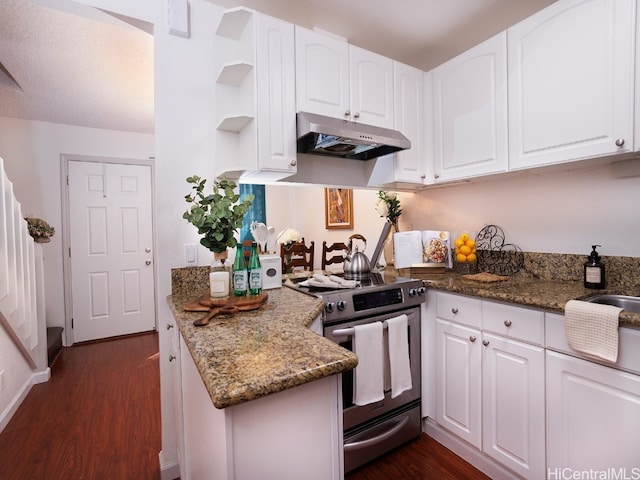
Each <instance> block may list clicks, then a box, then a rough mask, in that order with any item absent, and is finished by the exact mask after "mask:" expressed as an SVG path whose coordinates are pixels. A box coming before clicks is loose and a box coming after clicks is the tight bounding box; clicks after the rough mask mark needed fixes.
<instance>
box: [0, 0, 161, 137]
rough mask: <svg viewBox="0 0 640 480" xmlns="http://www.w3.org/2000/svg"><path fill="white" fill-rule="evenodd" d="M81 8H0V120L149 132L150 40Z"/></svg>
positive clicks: (8, 2) (25, 4) (19, 1)
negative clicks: (75, 10)
mask: <svg viewBox="0 0 640 480" xmlns="http://www.w3.org/2000/svg"><path fill="white" fill-rule="evenodd" d="M87 8H88V9H89V10H92V12H89V13H88V14H89V15H91V16H92V17H94V18H86V17H82V16H78V15H76V14H75V13H67V12H63V11H60V10H56V9H51V8H47V7H43V6H41V5H36V4H34V3H31V2H29V1H25V0H1V1H0V19H2V27H1V28H0V64H1V65H2V66H0V115H5V116H10V117H17V118H26V119H32V120H42V121H47V122H54V123H64V124H69V125H82V126H89V127H96V128H106V129H110V130H126V131H133V132H147V133H152V132H153V36H152V35H151V34H149V33H147V32H145V31H143V30H140V29H139V28H135V27H132V26H130V25H129V24H127V23H125V22H124V21H122V20H120V19H116V18H114V17H112V16H110V15H107V14H106V13H104V12H100V11H98V10H95V9H90V8H89V7H87ZM83 13H84V12H83Z"/></svg>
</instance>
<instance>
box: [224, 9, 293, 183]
mask: <svg viewBox="0 0 640 480" xmlns="http://www.w3.org/2000/svg"><path fill="white" fill-rule="evenodd" d="M214 41H215V44H216V50H215V51H216V57H215V59H214V65H215V68H216V71H217V77H216V116H217V124H216V125H217V127H216V145H215V152H216V155H215V161H216V171H217V172H218V174H222V173H225V174H227V175H229V176H231V177H233V178H242V181H243V182H244V183H251V182H252V181H256V182H260V183H263V182H264V181H265V180H278V179H281V178H285V177H287V176H290V175H292V174H294V173H296V164H297V152H296V110H295V108H296V105H295V95H294V94H293V93H292V92H294V89H295V51H294V27H293V24H290V23H287V22H284V21H282V20H279V19H276V18H273V17H269V16H267V15H262V14H259V13H257V12H253V11H252V10H248V9H245V8H243V7H240V8H236V9H230V10H227V11H226V12H225V13H224V14H223V15H222V18H221V21H220V24H219V26H218V29H217V31H216V36H215V37H214Z"/></svg>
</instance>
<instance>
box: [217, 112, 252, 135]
mask: <svg viewBox="0 0 640 480" xmlns="http://www.w3.org/2000/svg"><path fill="white" fill-rule="evenodd" d="M252 120H253V117H251V116H247V115H236V116H233V117H225V118H223V119H222V121H221V122H220V123H219V124H218V126H217V127H216V128H217V130H222V131H224V132H231V133H239V132H241V131H242V129H243V128H244V127H246V126H247V125H249V123H251V121H252Z"/></svg>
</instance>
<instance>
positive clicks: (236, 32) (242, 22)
mask: <svg viewBox="0 0 640 480" xmlns="http://www.w3.org/2000/svg"><path fill="white" fill-rule="evenodd" d="M252 16H253V11H251V10H248V9H246V8H244V7H238V8H232V9H229V10H227V11H226V12H224V13H223V14H222V19H221V20H220V24H219V25H218V29H217V30H216V35H220V36H221V37H226V38H230V39H231V40H238V38H240V35H242V32H243V31H244V29H245V27H246V26H247V24H248V23H249V20H251V17H252Z"/></svg>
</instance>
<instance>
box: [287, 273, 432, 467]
mask: <svg viewBox="0 0 640 480" xmlns="http://www.w3.org/2000/svg"><path fill="white" fill-rule="evenodd" d="M297 288H299V289H300V290H302V291H305V292H307V293H310V294H313V295H316V296H318V297H320V298H321V299H322V300H323V301H324V302H325V308H324V313H323V334H324V336H325V337H326V338H328V339H329V340H331V341H333V342H335V343H338V344H339V345H341V346H342V347H344V348H346V349H348V350H351V351H353V334H354V327H355V326H357V325H362V324H365V323H370V322H384V321H385V320H386V319H388V318H392V317H395V316H397V315H400V314H406V315H407V318H408V324H407V328H408V335H407V337H408V342H409V345H408V347H409V358H410V368H411V379H412V382H411V383H412V388H411V389H410V390H408V391H405V392H403V393H402V394H400V395H399V396H397V397H395V398H391V388H390V381H389V374H388V372H389V365H388V362H389V360H388V358H385V360H384V370H385V382H384V399H383V400H382V401H380V402H374V403H370V404H368V405H364V406H357V405H355V404H354V403H353V391H354V390H353V387H354V375H353V371H348V372H344V373H343V374H342V406H343V424H344V464H345V472H349V471H351V470H353V469H355V468H357V467H358V466H360V465H362V464H364V463H366V462H368V461H370V460H372V459H374V458H376V457H378V456H380V455H382V454H384V453H386V452H388V451H389V450H391V449H393V448H395V447H397V446H399V445H401V444H403V443H405V442H407V441H409V440H411V439H413V438H415V437H417V436H418V435H420V432H421V414H420V391H421V387H420V305H421V304H422V303H424V301H425V291H426V289H425V287H424V286H423V284H422V281H420V280H415V279H410V278H406V277H399V276H395V275H391V274H382V273H371V274H370V275H369V276H367V277H366V278H363V279H360V280H359V286H357V287H356V288H350V289H344V288H340V289H324V288H314V287H297ZM386 335H387V333H386V329H385V330H384V336H385V342H386Z"/></svg>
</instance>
